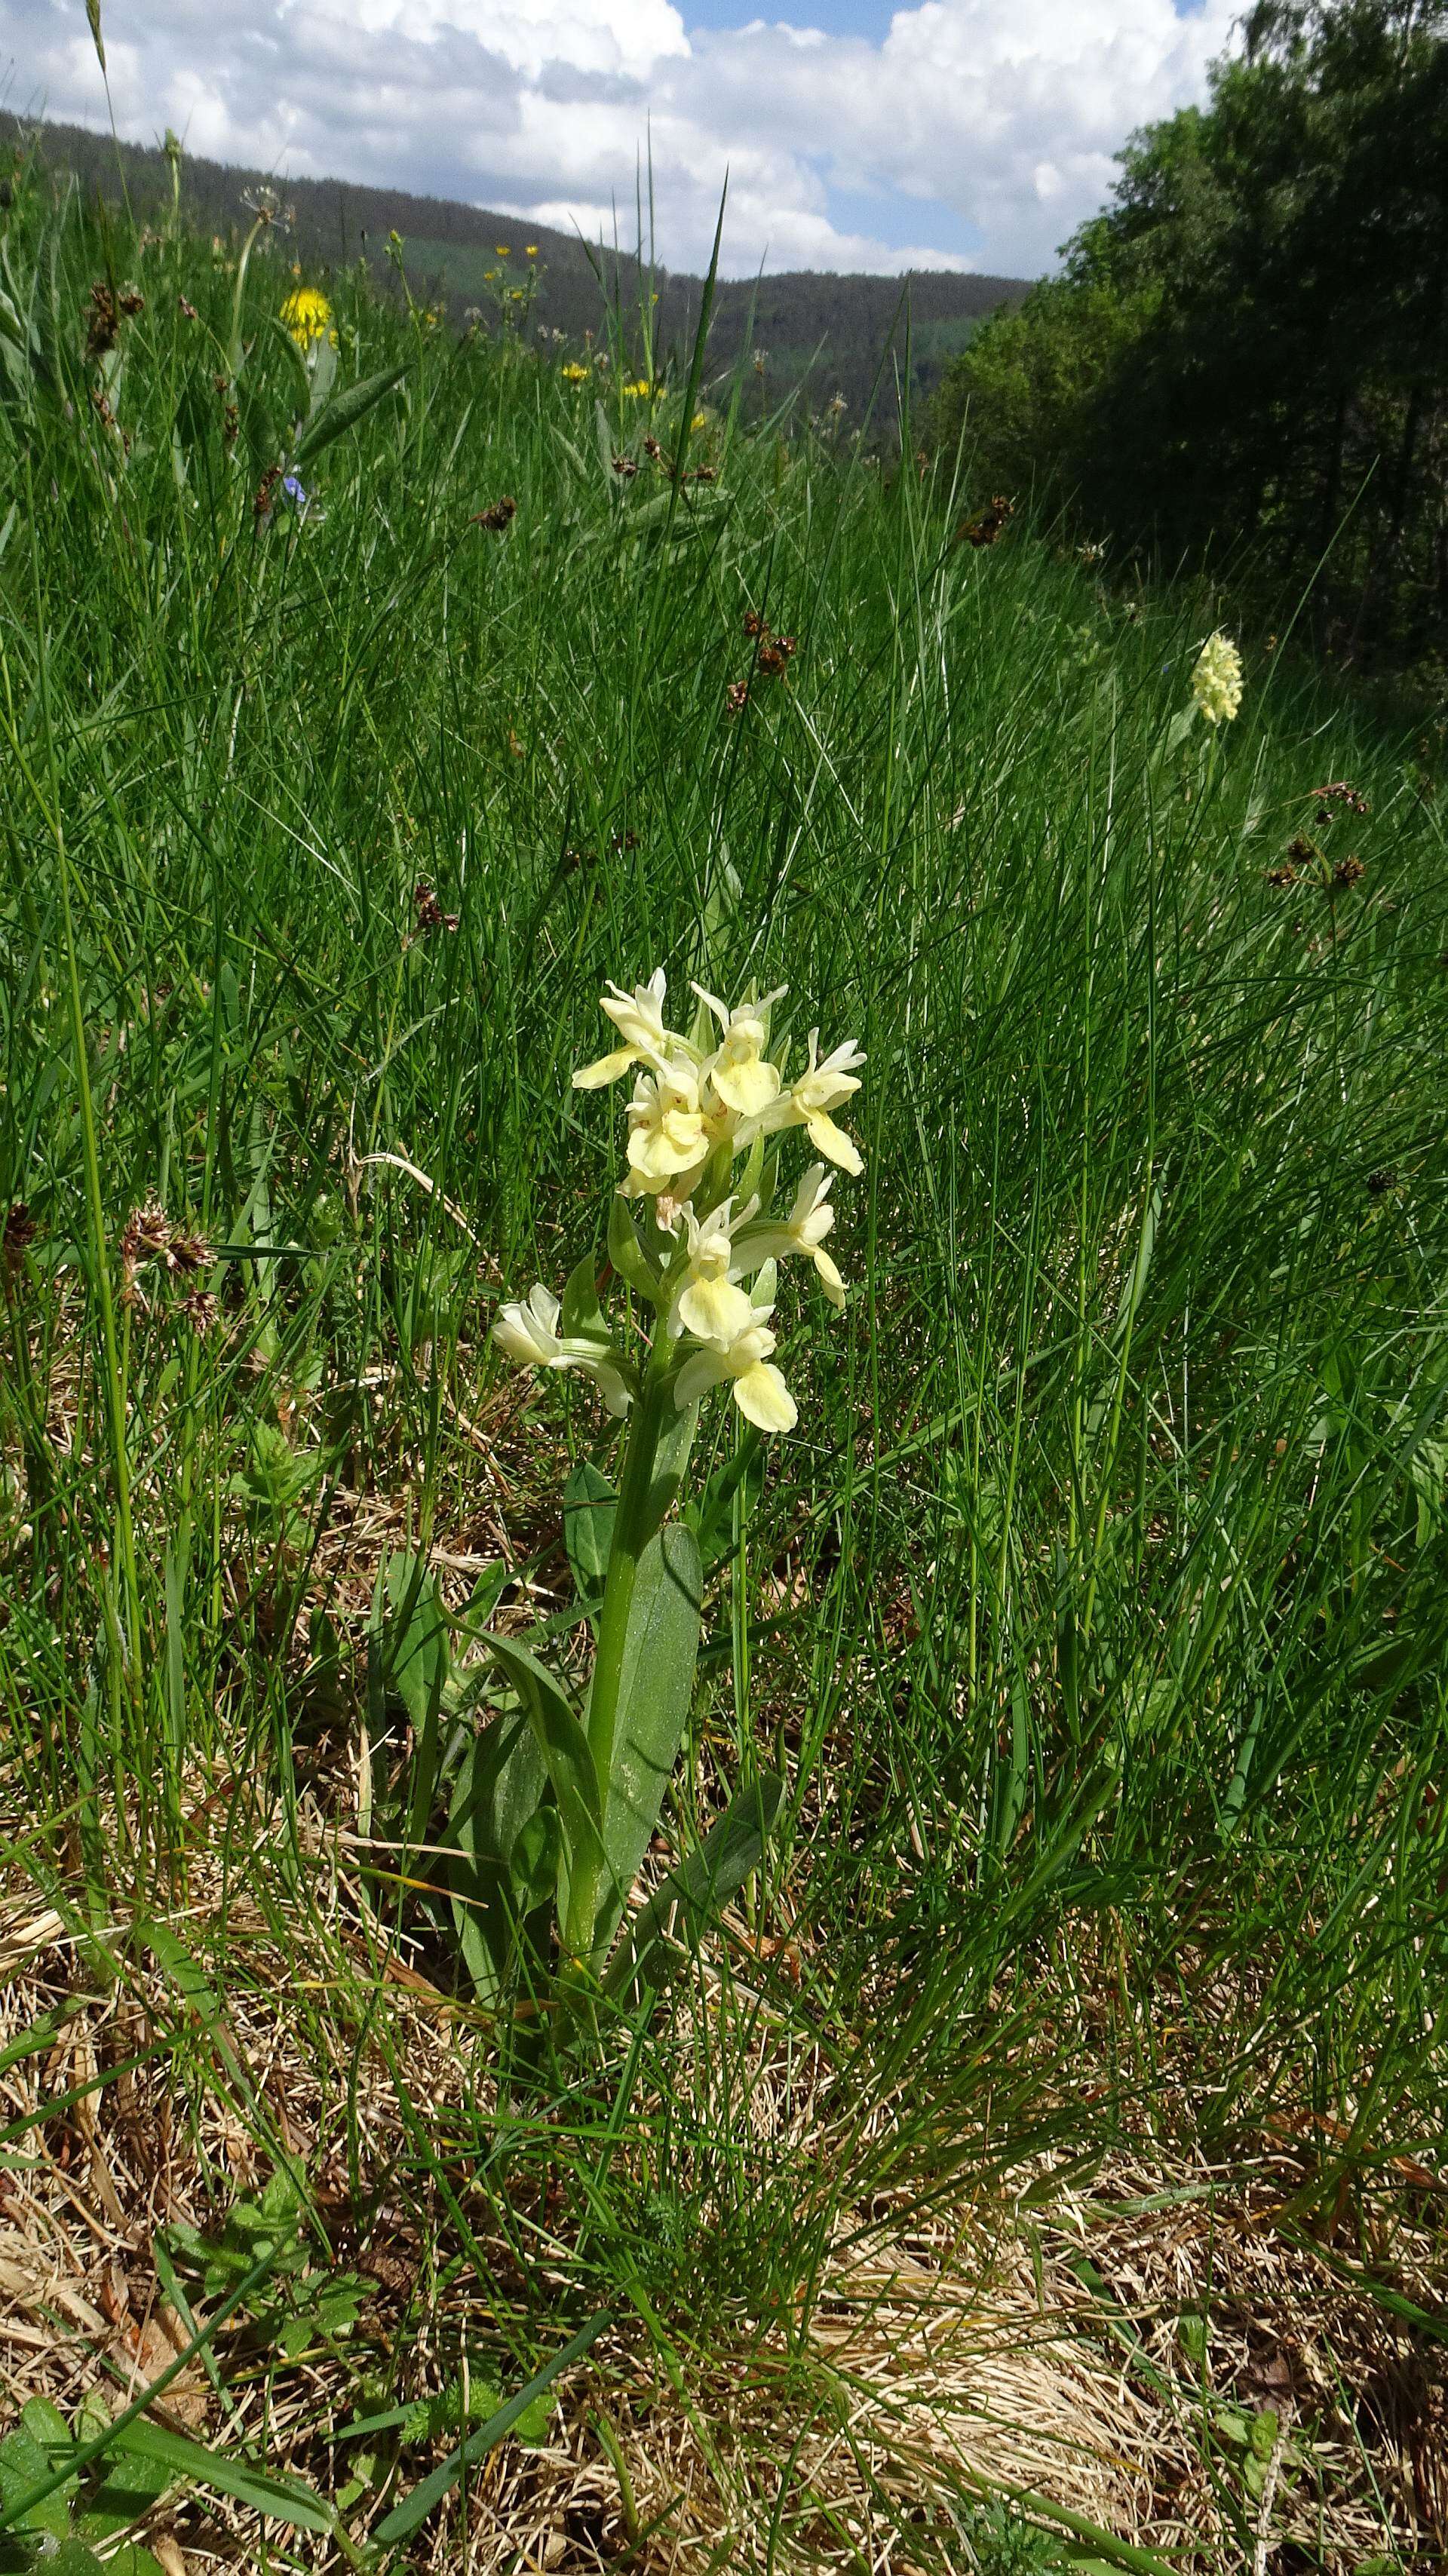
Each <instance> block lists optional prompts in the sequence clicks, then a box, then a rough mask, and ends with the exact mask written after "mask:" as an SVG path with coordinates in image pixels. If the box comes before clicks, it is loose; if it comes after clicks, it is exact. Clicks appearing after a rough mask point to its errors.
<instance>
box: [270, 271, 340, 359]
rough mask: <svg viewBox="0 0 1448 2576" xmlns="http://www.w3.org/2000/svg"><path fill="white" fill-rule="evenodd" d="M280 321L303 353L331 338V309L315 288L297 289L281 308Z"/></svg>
mask: <svg viewBox="0 0 1448 2576" xmlns="http://www.w3.org/2000/svg"><path fill="white" fill-rule="evenodd" d="M281 320H282V323H283V326H284V327H285V329H287V330H288V331H290V333H291V335H292V338H293V339H294V340H295V342H296V344H297V347H298V348H299V349H301V350H303V351H306V350H308V349H312V348H315V346H316V344H317V342H318V341H319V340H325V339H328V338H329V337H330V336H331V331H332V308H331V305H330V304H329V303H328V302H327V299H326V297H325V295H324V294H323V293H322V291H321V288H320V287H317V286H299V287H297V288H296V289H295V291H294V292H293V293H292V294H291V295H289V296H288V297H287V299H286V302H285V303H284V304H283V306H282V309H281Z"/></svg>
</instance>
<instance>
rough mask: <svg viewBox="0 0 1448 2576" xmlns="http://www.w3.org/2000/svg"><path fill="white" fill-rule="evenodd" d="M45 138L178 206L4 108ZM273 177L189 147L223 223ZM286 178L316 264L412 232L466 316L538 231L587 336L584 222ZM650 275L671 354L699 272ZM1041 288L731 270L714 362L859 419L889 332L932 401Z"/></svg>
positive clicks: (118, 193) (770, 394) (612, 263)
mask: <svg viewBox="0 0 1448 2576" xmlns="http://www.w3.org/2000/svg"><path fill="white" fill-rule="evenodd" d="M31 137H33V138H34V139H35V141H36V144H37V147H38V149H39V151H40V153H41V155H42V157H43V159H44V161H45V162H46V164H47V165H48V166H49V167H50V169H51V170H53V171H55V172H57V173H60V172H64V171H73V172H74V173H75V175H76V177H77V178H78V179H79V181H80V182H81V185H82V187H83V188H84V189H85V190H86V191H88V192H97V193H99V194H100V195H101V196H102V197H104V198H105V199H106V200H107V201H109V202H112V203H115V202H118V201H119V200H120V198H121V197H122V195H123V193H124V195H126V196H128V197H129V199H130V202H131V205H132V206H133V208H134V209H135V211H136V212H137V214H138V215H141V216H143V217H144V215H145V214H146V213H147V212H148V211H151V212H154V210H156V209H158V208H161V207H169V206H170V203H171V185H172V183H171V170H170V166H169V164H168V162H167V160H166V156H165V154H164V152H162V151H161V150H159V149H154V148H149V147H143V146H140V145H137V144H122V145H120V146H119V147H117V146H116V145H115V144H114V143H113V142H112V141H111V140H110V138H109V137H108V136H106V135H101V134H95V133H91V132H89V131H87V130H86V129H84V128H82V127H80V126H74V125H61V124H50V123H41V124H39V125H35V124H22V122H21V121H20V120H19V119H17V118H16V117H14V116H13V115H10V114H8V113H7V114H3V115H0V145H3V144H4V143H6V142H8V143H9V144H11V145H12V146H18V145H20V144H21V143H22V142H24V141H25V140H27V139H29V138H31ZM266 184H268V174H266V173H265V172H261V171H255V170H242V169H232V168H229V167H227V166H225V165H223V164H221V163H219V162H215V161H206V160H195V159H192V157H191V156H190V155H189V154H188V155H187V156H186V158H185V161H184V163H183V166H182V202H183V205H184V208H185V211H186V214H187V217H188V220H189V221H190V222H191V223H193V224H195V225H196V226H197V228H198V229H200V230H205V231H211V232H215V233H218V234H221V235H223V236H229V235H230V234H231V233H232V232H233V231H234V230H235V229H236V228H237V227H238V226H239V225H242V224H244V222H245V210H244V208H243V205H242V198H243V196H244V194H246V193H247V192H249V191H253V190H255V189H256V188H257V187H259V186H263V185H266ZM278 186H279V188H280V192H281V193H282V195H283V196H284V198H285V202H286V204H287V205H288V206H291V207H294V208H295V211H296V228H295V236H294V239H295V246H296V250H297V253H298V255H299V256H300V257H301V259H302V260H303V261H304V263H306V264H308V265H309V266H311V267H315V268H320V269H324V270H329V269H335V268H339V267H342V266H345V265H346V264H347V263H348V262H349V261H352V260H355V259H357V258H359V257H360V258H365V259H366V261H367V263H368V266H369V267H370V268H371V270H372V271H373V273H374V275H376V276H377V277H378V278H379V279H384V280H385V279H387V278H388V276H389V274H390V272H389V269H388V263H387V259H386V251H385V245H386V243H387V239H388V235H389V234H390V233H392V232H397V233H400V234H401V235H402V238H403V242H404V256H405V259H406V264H407V271H408V276H409V280H410V282H411V283H412V285H413V286H414V289H415V290H416V291H417V292H419V293H421V294H423V295H425V296H428V297H430V298H431V299H433V300H434V301H436V300H438V299H439V298H440V299H442V300H443V301H445V303H446V306H447V309H448V312H449V315H450V317H451V318H452V319H453V320H454V321H456V322H460V321H461V319H462V317H463V314H464V312H465V311H466V310H467V309H468V308H469V307H470V306H473V305H475V304H486V302H487V295H486V286H485V272H486V271H487V270H488V269H490V268H496V266H497V245H498V243H499V242H506V243H508V244H509V246H510V250H511V253H512V255H513V256H514V257H515V258H516V257H517V256H518V254H519V253H520V252H521V250H522V248H523V245H524V242H525V241H527V242H536V243H537V245H538V254H539V259H540V262H541V265H542V269H543V283H542V286H541V289H540V291H539V295H538V299H537V303H536V305H535V307H534V319H535V321H536V323H537V324H538V325H539V326H540V327H541V328H544V329H551V330H560V331H562V332H564V333H565V334H566V335H567V337H568V338H569V340H571V341H578V340H581V339H582V336H583V333H584V332H585V331H586V330H589V329H591V328H596V326H597V324H598V320H599V282H598V277H597V275H596V273H595V266H596V263H597V261H598V254H597V252H596V251H593V252H592V255H590V254H591V246H590V248H586V247H585V246H584V244H583V243H582V242H581V241H580V240H579V239H578V237H577V236H576V235H575V234H571V233H562V232H557V231H552V230H550V229H549V227H548V226H547V225H536V224H529V225H524V224H522V223H521V222H520V219H519V218H518V217H517V216H511V215H500V214H494V213H490V212H489V211H488V210H487V209H486V208H482V207H477V206H466V205H461V204H458V203H455V202H453V201H451V200H449V199H445V198H437V197H417V196H409V195H406V194H404V193H402V192H401V191H399V190H396V189H383V188H364V187H358V186H355V185H354V184H353V183H352V182H350V181H347V180H341V179H288V180H286V181H284V182H279V183H278ZM601 265H602V269H603V272H604V278H605V283H606V287H607V291H608V293H609V294H610V295H614V294H615V293H616V294H617V296H618V297H619V299H620V301H621V303H622V305H623V306H624V307H625V309H627V310H637V307H638V302H639V270H638V265H637V262H636V261H635V260H634V259H633V258H632V257H630V256H629V255H627V254H624V255H622V256H619V257H615V256H614V255H613V254H612V253H609V254H608V255H607V256H606V257H605V258H604V259H603V261H602V263H601ZM651 285H652V287H653V288H654V289H656V290H657V293H658V298H659V302H658V306H657V328H658V335H659V337H658V346H659V349H660V352H661V354H662V355H665V356H667V355H668V354H669V352H670V351H672V352H674V353H675V354H676V355H677V353H679V352H680V351H682V350H685V349H687V347H688V346H689V344H690V341H691V338H692V333H693V328H694V324H695V321H696V319H697V315H698V309H699V293H700V281H699V279H698V278H696V277H690V276H688V275H686V274H683V273H680V272H676V271H671V270H669V269H668V268H664V267H656V268H655V270H654V272H653V275H652V279H651ZM1027 291H1028V289H1027V282H1026V281H1023V280H1021V279H1019V278H1009V277H984V276H953V275H949V274H945V273H943V272H941V271H938V270H922V271H920V272H918V273H917V274H915V275H914V276H912V277H911V278H910V279H909V280H908V281H906V280H905V279H902V278H895V277H873V276H837V275H834V274H831V273H829V272H820V273H818V274H816V273H814V272H807V271H800V272H797V273H785V274H783V275H781V276H771V277H765V278H762V279H760V280H759V281H758V282H757V283H756V282H754V281H749V280H742V281H741V280H731V279H726V280H724V281H723V282H722V283H721V285H720V286H719V288H718V292H717V296H716V300H715V307H714V320H713V327H712V332H711V338H710V359H711V365H712V366H713V367H715V368H718V369H727V368H728V367H730V366H731V365H732V364H733V362H734V361H735V360H736V359H737V358H738V357H739V355H740V353H741V351H742V350H744V349H745V348H746V346H747V347H749V348H751V349H754V350H763V351H765V352H766V353H767V366H766V374H765V379H764V393H763V395H762V396H756V394H755V389H754V387H752V386H751V398H752V399H767V400H769V401H773V400H775V399H777V398H778V397H779V396H780V395H781V394H783V393H784V392H786V391H787V390H788V389H789V388H790V387H791V386H794V385H797V384H798V385H803V386H805V387H806V388H807V393H806V399H807V400H810V401H814V402H819V401H822V400H826V399H828V398H830V397H832V396H833V395H834V394H835V393H836V392H839V393H840V394H841V395H842V396H843V397H844V400H845V402H846V405H847V406H848V411H847V419H848V420H849V422H850V423H852V424H853V423H856V422H859V421H860V420H861V419H862V418H863V416H864V414H865V411H866V407H867V405H868V404H869V401H870V395H871V389H872V387H873V386H874V384H875V381H876V376H877V372H878V371H879V369H880V365H881V360H882V357H883V355H884V352H885V350H886V347H887V344H888V345H889V346H890V347H891V349H892V350H893V352H894V353H895V356H896V358H898V361H899V363H901V364H902V365H903V362H904V353H905V347H906V332H907V316H908V328H909V334H910V355H911V390H912V395H913V397H914V398H915V399H916V400H920V399H922V398H923V397H925V396H927V395H928V394H930V393H931V392H932V391H933V389H934V387H935V386H936V385H937V384H938V383H939V381H940V379H941V377H942V376H943V374H944V371H945V369H946V367H947V366H948V365H949V363H950V361H951V360H952V358H954V357H956V356H958V355H959V353H960V351H961V350H962V349H963V348H964V347H965V346H966V343H967V342H968V340H969V338H970V335H971V332H972V330H973V328H974V326H975V324H976V323H977V322H978V321H979V320H981V319H982V317H983V316H984V315H986V314H988V313H990V312H992V311H994V310H995V309H996V308H997V307H998V306H999V305H1001V304H1008V305H1015V304H1018V303H1019V302H1020V301H1021V299H1022V297H1023V296H1024V295H1025V294H1026V293H1027ZM893 379H894V364H893V362H892V364H891V366H890V367H889V368H887V370H886V372H885V377H884V379H883V383H884V386H885V388H886V389H887V400H886V403H885V412H886V414H887V415H889V416H891V417H893V413H894V393H893Z"/></svg>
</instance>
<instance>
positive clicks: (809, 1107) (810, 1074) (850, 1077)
mask: <svg viewBox="0 0 1448 2576" xmlns="http://www.w3.org/2000/svg"><path fill="white" fill-rule="evenodd" d="M819 1042H820V1033H819V1030H818V1029H811V1030H810V1033H809V1061H808V1063H807V1064H806V1066H805V1069H804V1072H803V1073H802V1074H801V1075H800V1077H799V1080H798V1081H797V1082H793V1083H791V1084H790V1087H789V1089H788V1090H787V1091H784V1092H781V1094H780V1096H779V1098H778V1100H777V1101H775V1103H774V1105H773V1107H772V1108H770V1109H766V1110H765V1112H764V1114H763V1117H762V1118H761V1120H760V1125H761V1126H762V1127H763V1128H765V1129H766V1130H768V1129H770V1128H775V1127H803V1128H804V1130H805V1132H806V1133H807V1135H808V1137H809V1140H810V1143H811V1144H812V1145H813V1146H814V1148H815V1151H816V1152H817V1153H820V1154H823V1155H824V1157H825V1159H826V1161H827V1162H831V1163H838V1164H839V1166H840V1169H841V1171H845V1172H852V1173H854V1174H856V1175H857V1176H858V1174H859V1173H861V1172H863V1170H864V1168H865V1162H864V1156H863V1155H862V1154H861V1152H860V1149H859V1147H858V1145H856V1144H855V1142H854V1140H853V1138H852V1137H849V1136H847V1135H846V1134H845V1131H844V1129H843V1127H837V1126H836V1125H835V1122H834V1120H833V1118H832V1117H831V1116H830V1111H831V1110H832V1109H838V1108H839V1106H840V1103H841V1101H844V1100H848V1099H849V1097H850V1094H851V1092H852V1091H858V1090H859V1088H860V1078H859V1075H858V1074H857V1073H856V1072H855V1070H854V1068H855V1066H856V1065H857V1064H863V1063H864V1061H865V1059H864V1057H863V1055H862V1054H861V1052H860V1050H859V1048H858V1047H857V1046H856V1044H855V1042H854V1039H853V1038H846V1040H845V1042H844V1045H843V1046H837V1047H836V1048H835V1050H834V1052H833V1054H832V1055H827V1056H826V1057H825V1060H824V1062H823V1064H821V1062H820V1060H819Z"/></svg>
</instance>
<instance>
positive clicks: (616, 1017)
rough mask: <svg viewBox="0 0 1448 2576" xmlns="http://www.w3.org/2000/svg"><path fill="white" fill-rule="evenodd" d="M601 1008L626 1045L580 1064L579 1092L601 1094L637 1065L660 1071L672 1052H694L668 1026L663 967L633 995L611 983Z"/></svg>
mask: <svg viewBox="0 0 1448 2576" xmlns="http://www.w3.org/2000/svg"><path fill="white" fill-rule="evenodd" d="M601 1007H602V1010H603V1012H604V1016H605V1017H606V1018H607V1019H610V1020H612V1022H613V1024H614V1027H615V1028H616V1029H617V1031H618V1033H619V1036H620V1037H621V1038H622V1040H623V1044H622V1046H621V1047H615V1048H614V1049H613V1051H612V1053H611V1054H609V1055H601V1056H599V1058H598V1059H597V1061H596V1063H593V1064H584V1065H580V1066H579V1068H578V1070H577V1072H576V1073H575V1074H574V1077H573V1088H574V1090H575V1091H600V1090H602V1088H603V1086H604V1084H605V1083H609V1082H617V1081H618V1079H619V1077H620V1075H622V1074H625V1073H627V1072H628V1070H629V1067H630V1066H631V1065H635V1064H647V1065H651V1066H652V1067H653V1068H654V1070H655V1071H656V1072H657V1071H659V1070H660V1069H661V1068H662V1067H663V1066H664V1065H665V1064H666V1063H667V1062H668V1057H669V1053H670V1051H671V1050H672V1051H673V1052H674V1053H676V1054H684V1055H687V1054H691V1053H692V1052H693V1050H692V1049H690V1048H688V1047H687V1042H686V1041H685V1040H684V1039H682V1038H677V1037H675V1036H673V1034H672V1033H671V1031H669V1030H668V1029H666V1028H665V1026H664V970H663V968H662V966H660V967H658V968H657V969H656V971H655V972H654V973H653V974H652V975H651V976H650V977H649V980H648V982H647V983H646V984H636V985H635V986H634V989H633V991H632V992H631V993H626V992H625V991H624V989H623V986H622V985H621V984H610V986H609V988H608V991H607V992H606V993H605V994H604V997H603V1002H602V1005H601Z"/></svg>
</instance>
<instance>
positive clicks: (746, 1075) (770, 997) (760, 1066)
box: [694, 984, 789, 1118]
mask: <svg viewBox="0 0 1448 2576" xmlns="http://www.w3.org/2000/svg"><path fill="white" fill-rule="evenodd" d="M788 989H789V988H788V986H787V985H785V984H781V985H780V986H779V988H778V990H777V991H776V992H773V993H766V994H765V996H764V999H763V1001H762V1002H740V1003H738V1004H737V1005H736V1007H735V1008H734V1009H733V1010H732V1011H731V1010H730V1009H729V1007H728V1005H727V1004H726V1003H724V1002H721V1001H719V1000H718V999H717V997H716V996H715V995H714V994H713V993H706V992H705V990H704V987H703V985H702V984H696V985H695V986H694V990H695V992H696V993H697V994H698V996H699V999H700V1001H701V1002H703V1003H704V1004H705V1005H706V1007H707V1008H708V1009H709V1010H711V1011H712V1012H713V1014H714V1017H715V1018H716V1020H717V1021H718V1023H719V1026H720V1028H721V1030H722V1031H723V1037H722V1040H721V1043H720V1045H719V1047H718V1049H717V1051H716V1053H715V1054H713V1055H712V1056H710V1058H709V1060H708V1063H707V1065H706V1067H705V1070H706V1072H707V1075H708V1078H709V1081H710V1082H711V1083H712V1084H713V1087H714V1089H715V1091H716V1092H717V1093H718V1095H719V1098H720V1099H721V1100H722V1101H723V1103H724V1106H725V1108H726V1109H732V1110H733V1111H734V1113H735V1115H736V1116H737V1117H740V1118H758V1117H759V1116H760V1115H761V1113H762V1112H763V1111H764V1110H766V1109H768V1108H770V1107H771V1105H772V1104H773V1102H775V1101H776V1100H777V1099H778V1098H779V1092H780V1073H779V1067H778V1065H774V1064H771V1063H770V1062H769V1059H768V1057H767V1056H766V1055H765V1052H764V1050H765V1048H766V1047H767V1046H768V1044H769V1012H770V1006H771V1004H772V1003H774V1002H779V1001H782V1000H783V998H784V995H785V993H786V992H787V991H788Z"/></svg>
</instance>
